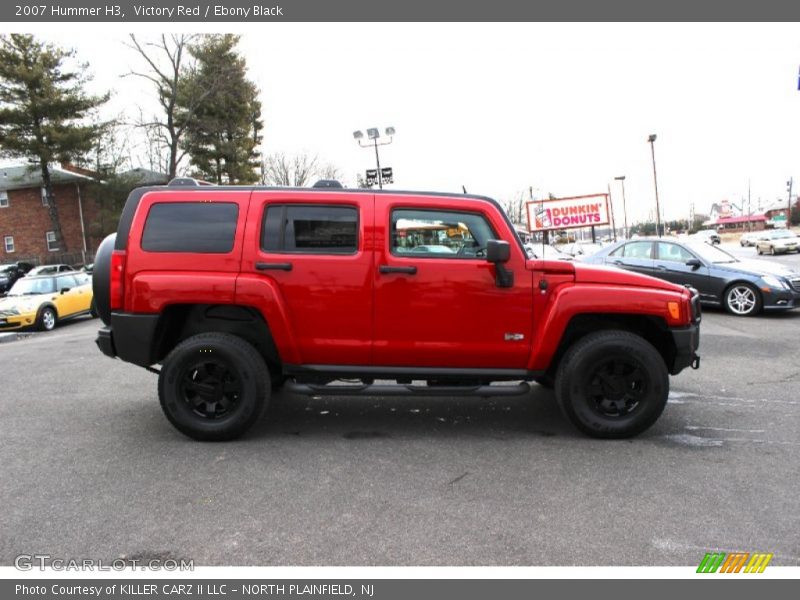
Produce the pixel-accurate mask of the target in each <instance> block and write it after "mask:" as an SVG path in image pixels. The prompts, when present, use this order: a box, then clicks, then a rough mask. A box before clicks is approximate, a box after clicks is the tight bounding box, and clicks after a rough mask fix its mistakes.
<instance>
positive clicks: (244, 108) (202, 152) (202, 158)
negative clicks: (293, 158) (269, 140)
mask: <svg viewBox="0 0 800 600" xmlns="http://www.w3.org/2000/svg"><path fill="white" fill-rule="evenodd" d="M238 42H239V36H236V35H213V36H207V37H205V38H203V39H202V41H201V42H200V43H198V44H195V45H192V46H191V47H190V52H191V54H192V56H193V57H194V58H195V60H196V62H197V68H196V71H195V73H194V74H193V76H192V77H191V78H189V79H188V80H187V81H186V84H185V85H186V87H185V89H184V90H183V93H182V94H180V95H179V98H180V99H183V101H188V99H191V98H196V97H198V95H201V94H206V95H205V98H204V100H203V102H202V103H200V104H199V105H198V106H197V107H196V109H195V111H194V119H193V120H192V121H191V123H189V125H188V127H187V130H186V136H185V137H184V139H183V146H184V149H185V150H186V151H187V152H188V154H189V156H190V162H191V164H192V166H193V167H194V168H195V170H196V173H195V174H196V175H197V176H198V177H201V178H203V179H206V180H209V181H213V182H215V183H218V184H222V183H230V184H233V183H255V182H256V181H258V178H259V177H258V172H257V169H258V167H259V166H260V164H259V160H258V158H259V153H258V150H257V148H258V145H259V144H260V142H261V135H260V131H261V129H262V128H263V123H262V122H261V102H259V100H258V88H257V87H256V86H255V84H253V83H252V82H251V81H250V80H248V79H247V65H246V63H245V60H244V58H242V57H241V56H240V55H239V54H238V53H237V52H236V45H237V44H238Z"/></svg>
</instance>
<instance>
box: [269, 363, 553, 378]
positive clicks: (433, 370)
mask: <svg viewBox="0 0 800 600" xmlns="http://www.w3.org/2000/svg"><path fill="white" fill-rule="evenodd" d="M283 373H284V374H285V375H288V376H290V377H298V376H303V375H305V376H314V377H322V378H324V377H333V378H345V379H358V378H367V379H396V378H398V377H399V378H403V379H409V378H410V379H448V378H452V379H483V380H492V381H517V380H521V379H533V378H534V377H539V376H540V375H544V371H528V370H527V369H470V368H453V367H389V366H379V367H373V366H365V365H355V366H353V365H283Z"/></svg>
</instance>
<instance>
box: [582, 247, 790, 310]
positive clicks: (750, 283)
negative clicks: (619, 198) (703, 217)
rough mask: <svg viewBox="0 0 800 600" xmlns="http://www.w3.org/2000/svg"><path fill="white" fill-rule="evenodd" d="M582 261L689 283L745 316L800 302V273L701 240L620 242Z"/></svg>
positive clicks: (711, 300)
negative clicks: (738, 255) (742, 256)
mask: <svg viewBox="0 0 800 600" xmlns="http://www.w3.org/2000/svg"><path fill="white" fill-rule="evenodd" d="M584 262H587V263H594V264H606V265H611V266H617V267H621V268H623V269H626V270H629V271H636V272H637V273H642V274H644V275H651V276H653V277H658V278H659V279H665V280H667V281H671V282H673V283H678V284H681V285H689V286H691V287H693V288H696V289H697V290H698V291H699V292H700V301H701V302H703V303H705V304H711V305H717V306H719V305H721V306H724V307H725V308H726V309H727V310H728V311H729V312H730V313H732V314H734V315H738V316H742V317H744V316H750V315H755V314H758V313H759V312H761V311H762V310H780V309H789V308H796V307H798V306H800V273H797V272H795V271H792V270H790V269H788V268H787V267H785V266H784V265H782V264H778V263H774V262H769V261H766V260H739V259H737V258H736V257H734V256H732V255H730V254H728V253H727V252H725V251H724V250H721V249H719V248H717V247H715V246H711V245H709V244H706V243H703V242H696V241H689V242H676V241H671V240H652V239H651V240H636V241H628V242H620V243H617V244H614V245H613V246H608V247H606V248H603V249H602V250H601V251H600V252H598V253H597V254H594V255H592V256H589V257H587V258H586V259H584Z"/></svg>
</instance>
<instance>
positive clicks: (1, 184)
mask: <svg viewBox="0 0 800 600" xmlns="http://www.w3.org/2000/svg"><path fill="white" fill-rule="evenodd" d="M50 179H51V181H52V182H53V183H55V184H58V183H70V182H72V181H91V179H92V178H91V177H88V176H87V175H82V174H81V173H75V172H73V171H68V170H66V169H63V168H61V167H50ZM41 186H42V174H41V172H40V171H39V169H38V168H37V167H35V166H32V165H13V166H8V167H0V190H21V189H25V188H36V187H41Z"/></svg>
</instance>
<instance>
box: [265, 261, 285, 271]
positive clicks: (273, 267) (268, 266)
mask: <svg viewBox="0 0 800 600" xmlns="http://www.w3.org/2000/svg"><path fill="white" fill-rule="evenodd" d="M256 269H258V270H259V271H291V270H292V263H265V262H257V263H256Z"/></svg>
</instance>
